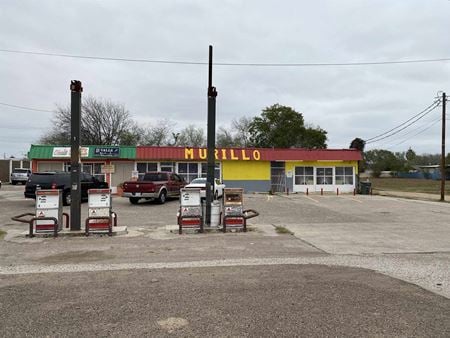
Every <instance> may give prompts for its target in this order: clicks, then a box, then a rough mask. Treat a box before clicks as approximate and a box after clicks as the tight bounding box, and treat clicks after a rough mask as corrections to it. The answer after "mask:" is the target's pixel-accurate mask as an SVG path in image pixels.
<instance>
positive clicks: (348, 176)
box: [336, 167, 353, 185]
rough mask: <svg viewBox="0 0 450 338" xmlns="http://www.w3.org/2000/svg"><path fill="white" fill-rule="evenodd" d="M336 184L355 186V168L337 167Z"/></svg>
mask: <svg viewBox="0 0 450 338" xmlns="http://www.w3.org/2000/svg"><path fill="white" fill-rule="evenodd" d="M336 184H339V185H344V184H351V185H353V167H336Z"/></svg>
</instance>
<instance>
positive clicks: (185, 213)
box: [177, 188, 203, 235]
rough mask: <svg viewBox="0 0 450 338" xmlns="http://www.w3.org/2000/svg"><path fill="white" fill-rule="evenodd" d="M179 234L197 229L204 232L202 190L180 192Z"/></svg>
mask: <svg viewBox="0 0 450 338" xmlns="http://www.w3.org/2000/svg"><path fill="white" fill-rule="evenodd" d="M177 216H178V233H179V234H180V235H181V234H182V233H183V229H197V230H199V231H200V232H203V215H202V203H201V196H200V188H188V189H186V188H183V189H181V190H180V209H179V211H178V214H177Z"/></svg>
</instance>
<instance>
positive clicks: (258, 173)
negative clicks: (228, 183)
mask: <svg viewBox="0 0 450 338" xmlns="http://www.w3.org/2000/svg"><path fill="white" fill-rule="evenodd" d="M222 179H223V180H235V181H244V180H249V181H251V180H270V162H268V161H222Z"/></svg>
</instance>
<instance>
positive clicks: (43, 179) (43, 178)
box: [30, 174, 55, 184]
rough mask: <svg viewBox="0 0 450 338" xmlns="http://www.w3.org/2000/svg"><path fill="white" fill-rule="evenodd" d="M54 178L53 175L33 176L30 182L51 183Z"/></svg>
mask: <svg viewBox="0 0 450 338" xmlns="http://www.w3.org/2000/svg"><path fill="white" fill-rule="evenodd" d="M54 178H55V174H33V175H31V177H30V182H31V183H33V184H43V183H51V182H52V181H53V180H54Z"/></svg>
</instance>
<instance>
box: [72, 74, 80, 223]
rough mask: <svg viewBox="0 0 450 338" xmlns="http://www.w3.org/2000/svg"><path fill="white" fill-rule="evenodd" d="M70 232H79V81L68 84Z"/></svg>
mask: <svg viewBox="0 0 450 338" xmlns="http://www.w3.org/2000/svg"><path fill="white" fill-rule="evenodd" d="M70 91H71V105H70V146H71V156H70V157H71V158H70V160H71V161H70V183H71V184H70V186H71V192H70V198H71V203H70V230H71V231H75V230H81V182H80V171H81V160H80V145H81V142H80V134H81V132H80V129H81V127H80V126H81V92H82V91H83V87H82V85H81V82H80V81H77V80H73V81H71V83H70Z"/></svg>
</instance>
